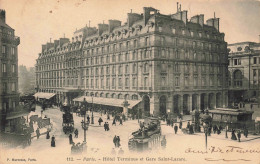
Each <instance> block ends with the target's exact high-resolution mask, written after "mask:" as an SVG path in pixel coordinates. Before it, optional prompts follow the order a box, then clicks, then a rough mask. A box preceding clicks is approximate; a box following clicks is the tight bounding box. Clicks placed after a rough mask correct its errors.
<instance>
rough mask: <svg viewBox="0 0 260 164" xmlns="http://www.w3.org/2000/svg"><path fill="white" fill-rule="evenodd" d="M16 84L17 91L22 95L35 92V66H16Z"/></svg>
mask: <svg viewBox="0 0 260 164" xmlns="http://www.w3.org/2000/svg"><path fill="white" fill-rule="evenodd" d="M18 77H19V81H18V86H19V93H20V94H22V95H31V94H34V93H35V68H34V67H29V68H26V66H24V65H20V66H19V67H18Z"/></svg>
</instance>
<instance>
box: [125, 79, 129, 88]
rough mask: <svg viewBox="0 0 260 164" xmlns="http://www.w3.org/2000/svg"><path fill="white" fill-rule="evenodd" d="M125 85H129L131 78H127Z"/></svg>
mask: <svg viewBox="0 0 260 164" xmlns="http://www.w3.org/2000/svg"><path fill="white" fill-rule="evenodd" d="M125 86H126V87H129V78H125Z"/></svg>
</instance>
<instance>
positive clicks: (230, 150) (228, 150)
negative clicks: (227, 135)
mask: <svg viewBox="0 0 260 164" xmlns="http://www.w3.org/2000/svg"><path fill="white" fill-rule="evenodd" d="M185 153H193V154H212V153H241V154H245V153H260V150H259V149H244V148H242V147H237V146H227V147H224V148H220V147H215V146H211V147H210V148H209V149H208V150H196V149H192V148H188V149H186V150H185Z"/></svg>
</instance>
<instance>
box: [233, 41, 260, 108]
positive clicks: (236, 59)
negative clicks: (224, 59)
mask: <svg viewBox="0 0 260 164" xmlns="http://www.w3.org/2000/svg"><path fill="white" fill-rule="evenodd" d="M228 50H229V55H228V59H229V66H228V69H229V97H230V99H229V103H231V104H232V103H238V102H241V101H245V100H251V101H257V100H258V101H259V97H260V94H259V92H260V43H255V42H241V43H234V44H229V45H228ZM259 102H260V101H259Z"/></svg>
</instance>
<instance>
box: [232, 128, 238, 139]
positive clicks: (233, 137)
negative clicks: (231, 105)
mask: <svg viewBox="0 0 260 164" xmlns="http://www.w3.org/2000/svg"><path fill="white" fill-rule="evenodd" d="M231 139H232V140H237V137H236V134H235V130H234V129H232V132H231Z"/></svg>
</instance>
